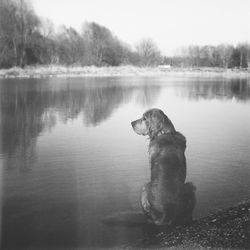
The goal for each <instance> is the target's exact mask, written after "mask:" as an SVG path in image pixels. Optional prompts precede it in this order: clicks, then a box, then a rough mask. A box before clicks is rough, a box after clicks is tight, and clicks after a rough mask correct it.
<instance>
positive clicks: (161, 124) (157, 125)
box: [131, 109, 175, 140]
mask: <svg viewBox="0 0 250 250" xmlns="http://www.w3.org/2000/svg"><path fill="white" fill-rule="evenodd" d="M131 125H132V127H133V129H134V131H135V132H136V133H137V134H138V135H148V136H149V138H150V139H151V140H152V139H154V138H155V137H156V136H158V135H161V134H166V133H172V132H175V128H174V126H173V124H172V122H171V121H170V119H169V118H168V117H167V116H166V115H165V114H164V113H163V112H162V111H161V110H160V109H150V110H148V111H146V112H145V113H144V114H143V116H142V118H140V119H138V120H135V121H133V122H131Z"/></svg>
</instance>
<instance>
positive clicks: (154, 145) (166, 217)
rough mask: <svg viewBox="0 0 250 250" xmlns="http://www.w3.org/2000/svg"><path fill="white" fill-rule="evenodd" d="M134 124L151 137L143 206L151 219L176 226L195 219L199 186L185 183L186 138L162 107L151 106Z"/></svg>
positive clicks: (149, 219) (142, 199)
mask: <svg viewBox="0 0 250 250" xmlns="http://www.w3.org/2000/svg"><path fill="white" fill-rule="evenodd" d="M131 124H132V127H133V129H134V131H135V132H136V133H137V134H139V135H145V136H149V139H150V143H149V150H148V151H149V160H150V165H151V181H150V182H149V183H147V184H146V185H145V186H144V187H143V188H142V194H141V205H142V209H143V211H144V213H145V214H146V216H147V219H148V221H149V222H151V223H154V224H155V225H174V224H180V223H188V222H190V221H192V212H193V209H194V206H195V192H194V191H195V187H194V186H193V184H192V183H185V179H186V158H185V154H184V152H185V149H186V139H185V137H184V136H183V135H182V134H181V133H179V132H177V131H176V130H175V128H174V125H173V124H172V122H171V121H170V119H169V118H168V117H167V116H166V115H165V114H164V113H163V112H162V111H161V110H159V109H150V110H148V111H147V112H145V113H144V114H143V117H142V118H141V119H138V120H136V121H133V122H132V123H131Z"/></svg>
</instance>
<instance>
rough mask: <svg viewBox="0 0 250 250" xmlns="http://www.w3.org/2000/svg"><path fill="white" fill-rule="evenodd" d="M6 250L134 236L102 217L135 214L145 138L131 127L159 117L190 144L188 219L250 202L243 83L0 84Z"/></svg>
mask: <svg viewBox="0 0 250 250" xmlns="http://www.w3.org/2000/svg"><path fill="white" fill-rule="evenodd" d="M0 100H1V102H0V105H1V113H0V115H1V117H0V119H1V120H0V121H1V131H2V133H1V140H2V146H1V148H0V149H1V151H0V160H1V163H2V166H1V167H0V185H1V186H0V230H1V234H0V237H1V238H0V241H1V243H2V247H3V248H17V249H20V248H26V249H27V248H29V249H33V248H44V249H49V248H66V249H68V248H76V247H79V248H84V247H86V248H87V247H88V248H90V247H91V248H92V247H93V248H100V247H114V246H119V245H122V244H125V243H129V242H133V241H135V240H137V239H138V238H141V237H142V236H143V232H142V229H141V227H130V228H128V227H125V226H119V227H117V226H116V227H115V226H107V225H104V224H103V223H102V219H103V218H105V216H109V215H113V214H116V213H118V212H123V211H140V203H139V197H140V189H141V187H142V185H143V184H144V183H145V182H147V181H148V180H149V176H150V171H149V164H148V153H147V145H148V140H147V139H146V138H145V137H142V136H138V135H136V134H135V133H134V132H133V130H132V128H131V125H130V122H131V121H132V120H135V119H138V118H139V117H140V116H141V115H142V113H143V112H144V111H146V110H147V109H149V108H152V107H157V108H160V109H162V110H163V111H164V112H165V113H166V114H167V115H168V116H169V118H170V119H171V120H172V122H173V124H174V125H175V127H176V129H177V130H178V131H180V132H182V133H183V134H184V135H185V136H186V138H187V150H186V157H187V169H188V175H187V181H192V182H193V184H194V185H195V186H196V187H197V191H196V196H197V204H196V207H195V210H194V217H196V218H197V217H201V216H204V215H206V214H208V213H209V212H210V211H214V210H216V209H218V208H223V207H227V206H230V205H233V204H235V203H237V202H239V201H241V200H242V199H245V198H249V195H250V83H249V82H248V81H247V80H242V79H241V80H225V79H222V78H221V79H208V78H207V79H204V78H190V77H189V78H172V77H171V78H170V77H157V78H156V77H146V78H145V77H121V78H118V77H116V78H114V77H113V78H107V77H106V78H69V79H66V78H49V79H25V80H16V79H15V80H14V79H8V80H3V79H2V80H0Z"/></svg>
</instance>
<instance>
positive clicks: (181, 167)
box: [148, 132, 186, 224]
mask: <svg viewBox="0 0 250 250" xmlns="http://www.w3.org/2000/svg"><path fill="white" fill-rule="evenodd" d="M185 148H186V139H185V137H184V136H183V135H182V134H180V133H178V132H176V133H167V134H164V135H161V136H158V137H156V138H155V139H154V140H152V141H151V143H150V145H149V152H150V163H151V182H150V185H149V187H150V191H149V193H150V195H149V196H148V198H149V203H150V205H151V210H152V211H153V212H152V213H154V214H155V218H156V219H155V223H156V224H171V223H172V222H173V220H175V218H176V217H178V214H179V210H180V207H181V206H182V205H181V203H182V201H181V198H182V197H181V195H182V193H183V185H184V182H185V179H186V159H185V155H184V151H185Z"/></svg>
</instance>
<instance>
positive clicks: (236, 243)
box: [128, 201, 250, 249]
mask: <svg viewBox="0 0 250 250" xmlns="http://www.w3.org/2000/svg"><path fill="white" fill-rule="evenodd" d="M134 248H146V249H159V248H164V249H250V201H244V202H241V203H240V204H238V205H236V206H233V207H230V208H227V209H223V210H220V211H217V212H215V213H213V214H210V215H209V216H206V217H203V218H201V219H198V220H196V221H194V222H193V223H192V224H191V225H189V226H182V227H181V226H178V227H175V228H173V229H171V230H169V231H168V232H167V231H164V230H163V231H162V232H159V233H158V234H157V235H156V236H155V237H154V238H153V239H144V240H142V241H141V242H140V243H138V244H136V245H134V246H130V247H128V249H134Z"/></svg>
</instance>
